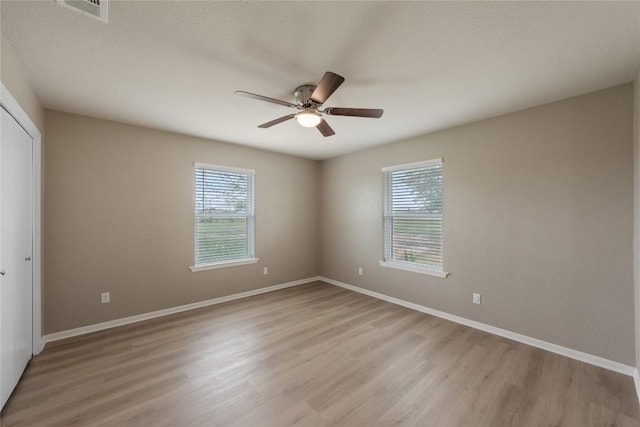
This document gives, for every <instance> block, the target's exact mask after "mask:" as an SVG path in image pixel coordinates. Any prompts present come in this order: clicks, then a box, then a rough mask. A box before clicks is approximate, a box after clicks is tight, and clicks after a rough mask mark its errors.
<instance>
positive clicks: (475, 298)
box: [473, 293, 482, 304]
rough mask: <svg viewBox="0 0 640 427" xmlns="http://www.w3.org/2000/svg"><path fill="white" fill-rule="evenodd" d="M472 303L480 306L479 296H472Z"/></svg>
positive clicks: (480, 298) (480, 297)
mask: <svg viewBox="0 0 640 427" xmlns="http://www.w3.org/2000/svg"><path fill="white" fill-rule="evenodd" d="M473 303H474V304H481V303H482V296H481V295H480V294H476V293H474V294H473Z"/></svg>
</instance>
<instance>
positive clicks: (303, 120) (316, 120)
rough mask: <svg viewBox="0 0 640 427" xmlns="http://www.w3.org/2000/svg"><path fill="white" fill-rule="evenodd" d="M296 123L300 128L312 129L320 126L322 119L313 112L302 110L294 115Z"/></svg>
mask: <svg viewBox="0 0 640 427" xmlns="http://www.w3.org/2000/svg"><path fill="white" fill-rule="evenodd" d="M296 121H297V122H298V123H300V125H301V126H304V127H306V128H313V127H316V126H318V125H319V124H320V122H321V121H322V117H320V115H319V114H317V113H315V112H313V111H310V110H304V111H301V112H299V113H298V114H296Z"/></svg>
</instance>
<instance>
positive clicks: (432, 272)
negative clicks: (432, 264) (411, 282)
mask: <svg viewBox="0 0 640 427" xmlns="http://www.w3.org/2000/svg"><path fill="white" fill-rule="evenodd" d="M379 262H380V265H381V266H382V267H388V268H395V269H398V270H404V271H411V272H412V273H419V274H428V275H429V276H436V277H441V278H443V279H446V278H447V277H449V276H450V275H451V273H447V272H446V271H437V270H432V269H430V268H426V267H416V266H414V265H408V264H404V263H401V262H393V261H379Z"/></svg>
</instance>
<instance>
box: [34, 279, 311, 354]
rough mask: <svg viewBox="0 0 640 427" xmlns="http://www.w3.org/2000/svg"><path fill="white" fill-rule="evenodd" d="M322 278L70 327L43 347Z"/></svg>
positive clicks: (44, 341) (47, 338)
mask: <svg viewBox="0 0 640 427" xmlns="http://www.w3.org/2000/svg"><path fill="white" fill-rule="evenodd" d="M318 280H321V278H320V277H319V276H316V277H309V278H306V279H301V280H294V281H293V282H287V283H281V284H279V285H273V286H268V287H266V288H260V289H254V290H252V291H247V292H240V293H237V294H232V295H226V296H224V297H220V298H214V299H210V300H206V301H198V302H194V303H192V304H186V305H180V306H177V307H171V308H165V309H164V310H158V311H152V312H149V313H144V314H138V315H136V316H130V317H124V318H122V319H115V320H110V321H108V322H103V323H96V324H93V325H88V326H82V327H80V328H74V329H69V330H66V331H61V332H55V333H53V334H48V335H45V336H43V337H42V348H44V346H45V345H46V344H47V343H50V342H53V341H58V340H62V339H65V338H71V337H76V336H78V335H85V334H89V333H91V332H97V331H102V330H105V329H110V328H115V327H117V326H123V325H128V324H131V323H137V322H141V321H143V320H148V319H155V318H156V317H162V316H168V315H170V314H175V313H181V312H183V311H189V310H195V309H196V308H202V307H207V306H210V305H215V304H222V303H223V302H228V301H234V300H237V299H241V298H247V297H251V296H254V295H260V294H264V293H267V292H273V291H277V290H279V289H285V288H291V287H293V286H299V285H304V284H306V283H311V282H315V281H318Z"/></svg>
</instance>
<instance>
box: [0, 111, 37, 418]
mask: <svg viewBox="0 0 640 427" xmlns="http://www.w3.org/2000/svg"><path fill="white" fill-rule="evenodd" d="M1 110H2V121H1V127H2V138H1V139H0V198H1V200H2V202H1V203H2V204H1V205H0V273H1V274H0V338H1V342H0V344H1V346H0V386H1V387H0V397H1V399H2V400H1V402H2V406H4V404H5V402H6V401H7V399H8V398H9V396H10V395H11V392H12V391H13V389H14V387H15V386H16V384H17V383H18V380H19V379H20V376H21V375H22V372H23V371H24V368H25V367H26V365H27V363H28V362H29V359H30V358H31V355H32V334H33V332H32V331H33V327H32V319H33V313H32V310H33V308H32V307H33V305H32V298H33V295H32V290H33V284H32V282H33V268H32V262H31V259H32V235H33V234H32V233H33V182H32V176H33V173H32V167H33V166H32V165H33V159H32V150H33V141H32V139H31V137H30V136H29V135H28V134H27V132H26V131H25V130H24V129H23V128H22V127H21V126H20V125H19V124H18V123H17V122H16V121H15V120H14V119H13V117H11V115H9V114H8V113H7V112H6V111H5V110H4V109H1Z"/></svg>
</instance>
